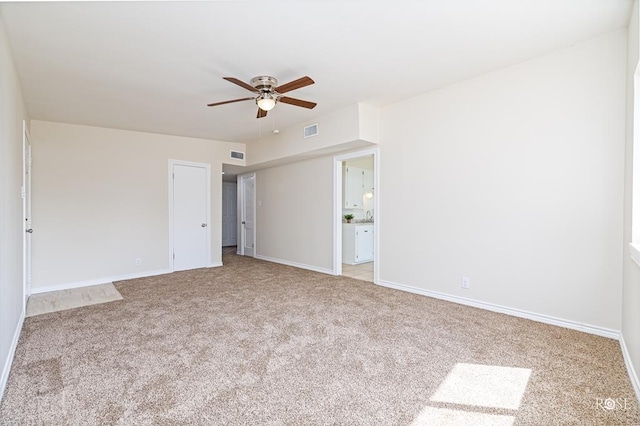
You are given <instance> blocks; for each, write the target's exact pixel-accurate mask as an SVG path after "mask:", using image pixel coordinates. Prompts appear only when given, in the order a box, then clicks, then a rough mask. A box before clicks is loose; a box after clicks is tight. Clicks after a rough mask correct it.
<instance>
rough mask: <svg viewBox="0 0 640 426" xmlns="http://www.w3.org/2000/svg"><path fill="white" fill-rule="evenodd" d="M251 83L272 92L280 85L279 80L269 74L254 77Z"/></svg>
mask: <svg viewBox="0 0 640 426" xmlns="http://www.w3.org/2000/svg"><path fill="white" fill-rule="evenodd" d="M251 85H252V86H253V87H255V88H256V89H258V90H260V91H261V92H272V91H273V90H274V89H275V88H276V87H277V86H278V80H277V79H275V78H274V77H269V76H268V75H261V76H258V77H253V78H252V79H251Z"/></svg>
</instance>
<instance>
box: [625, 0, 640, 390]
mask: <svg viewBox="0 0 640 426" xmlns="http://www.w3.org/2000/svg"><path fill="white" fill-rule="evenodd" d="M639 13H640V12H639V8H638V1H637V0H636V1H634V3H633V11H632V13H631V19H630V21H629V27H628V29H627V90H626V92H627V93H626V95H627V114H626V118H627V128H626V129H627V132H626V153H625V186H624V189H625V191H624V195H625V200H624V239H623V253H624V257H623V260H624V284H623V287H622V341H623V342H624V346H623V349H624V350H626V351H627V353H626V354H625V355H626V359H627V362H628V363H629V364H630V366H631V368H630V370H632V372H634V373H635V374H634V376H633V377H632V381H633V382H634V386H635V388H636V393H637V394H638V397H639V398H640V382H639V381H638V372H639V371H640V269H639V267H638V265H637V264H636V263H635V262H634V261H633V260H631V258H630V256H629V243H630V242H631V241H632V223H631V220H632V213H633V210H634V208H633V204H635V205H636V209H637V208H638V206H639V205H640V198H637V199H636V200H635V201H634V198H636V197H640V190H639V189H640V188H637V187H636V188H635V193H636V194H635V196H634V188H633V180H634V179H633V175H634V170H633V157H634V149H633V148H634V146H633V143H634V137H633V133H634V114H636V112H635V108H634V81H633V79H634V73H635V71H636V68H637V66H638V59H639V57H640V40H639V39H640V36H639V31H640V29H639V27H640V26H639V24H638V20H639V18H638V15H639ZM636 148H637V149H640V142H638V145H637V146H636ZM638 154H639V153H638V152H636V153H635V155H636V156H637V157H638V158H640V155H638ZM635 167H636V169H637V168H638V167H640V164H639V163H636V166H635ZM635 174H636V175H637V176H640V170H636V171H635ZM639 183H640V180H636V184H639ZM635 217H636V220H635V222H636V223H635V224H634V228H635V231H634V233H637V230H639V229H640V221H639V220H638V219H640V214H639V212H636V213H635ZM635 242H636V243H638V242H640V241H635Z"/></svg>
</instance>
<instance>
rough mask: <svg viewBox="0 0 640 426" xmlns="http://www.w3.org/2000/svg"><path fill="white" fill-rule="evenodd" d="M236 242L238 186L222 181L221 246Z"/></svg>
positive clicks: (233, 244)
mask: <svg viewBox="0 0 640 426" xmlns="http://www.w3.org/2000/svg"><path fill="white" fill-rule="evenodd" d="M237 244H238V186H237V185H236V184H235V183H233V182H223V183H222V247H229V246H235V245H237Z"/></svg>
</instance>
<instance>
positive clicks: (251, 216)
mask: <svg viewBox="0 0 640 426" xmlns="http://www.w3.org/2000/svg"><path fill="white" fill-rule="evenodd" d="M240 191H241V192H240V193H241V197H240V209H241V212H240V214H241V222H240V223H241V227H240V239H241V245H242V250H241V251H240V253H241V254H243V255H245V256H255V245H256V244H255V235H256V234H255V211H256V210H255V205H256V204H255V198H256V195H255V175H254V174H251V175H247V176H241V177H240Z"/></svg>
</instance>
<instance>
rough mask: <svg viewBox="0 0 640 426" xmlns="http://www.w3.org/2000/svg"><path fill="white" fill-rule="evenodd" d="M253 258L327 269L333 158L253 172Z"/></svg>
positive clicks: (329, 264)
mask: <svg viewBox="0 0 640 426" xmlns="http://www.w3.org/2000/svg"><path fill="white" fill-rule="evenodd" d="M256 203H257V205H256V257H260V258H267V259H270V260H275V261H284V262H285V263H288V264H294V265H298V266H302V267H307V268H309V269H313V270H320V271H325V272H329V271H331V270H332V268H333V254H332V253H333V159H332V157H322V158H317V159H313V160H307V161H300V162H297V163H293V164H287V165H284V166H278V167H272V168H268V169H264V170H260V171H258V172H256Z"/></svg>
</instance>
